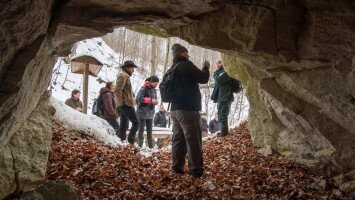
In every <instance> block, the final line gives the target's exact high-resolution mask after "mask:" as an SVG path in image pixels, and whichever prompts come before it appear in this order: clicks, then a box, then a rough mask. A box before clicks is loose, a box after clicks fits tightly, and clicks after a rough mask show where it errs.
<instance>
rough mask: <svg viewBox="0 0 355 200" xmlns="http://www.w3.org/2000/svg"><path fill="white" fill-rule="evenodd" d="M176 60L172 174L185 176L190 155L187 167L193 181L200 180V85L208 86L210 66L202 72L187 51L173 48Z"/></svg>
mask: <svg viewBox="0 0 355 200" xmlns="http://www.w3.org/2000/svg"><path fill="white" fill-rule="evenodd" d="M172 53H173V56H174V59H173V65H172V67H176V68H175V71H174V79H173V81H174V96H175V99H174V100H173V102H172V104H171V119H172V121H173V138H172V167H171V169H172V171H173V172H175V173H179V174H183V173H184V165H185V156H186V154H188V162H189V164H188V166H189V170H190V174H191V175H192V176H193V177H196V178H198V177H200V176H202V175H203V172H204V165H203V158H202V133H201V126H200V113H199V111H200V110H201V93H200V89H199V85H198V84H205V83H207V82H208V79H209V76H210V72H209V67H210V66H209V63H208V62H205V63H204V66H203V68H202V70H200V69H198V68H197V67H196V66H195V65H194V64H193V63H192V62H191V61H189V54H188V51H187V49H186V48H185V47H183V46H181V45H180V44H174V45H173V46H172Z"/></svg>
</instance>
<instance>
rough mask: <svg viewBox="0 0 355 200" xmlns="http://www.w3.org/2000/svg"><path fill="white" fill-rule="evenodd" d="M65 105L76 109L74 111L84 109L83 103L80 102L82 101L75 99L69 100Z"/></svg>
mask: <svg viewBox="0 0 355 200" xmlns="http://www.w3.org/2000/svg"><path fill="white" fill-rule="evenodd" d="M65 104H66V105H67V106H70V107H72V108H74V109H77V108H83V103H82V102H81V101H80V99H75V98H74V97H71V98H69V99H67V100H66V101H65Z"/></svg>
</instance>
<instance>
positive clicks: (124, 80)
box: [115, 71, 135, 107]
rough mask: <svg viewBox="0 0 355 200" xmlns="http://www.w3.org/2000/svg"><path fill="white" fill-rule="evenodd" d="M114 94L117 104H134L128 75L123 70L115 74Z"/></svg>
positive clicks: (131, 105) (132, 105)
mask: <svg viewBox="0 0 355 200" xmlns="http://www.w3.org/2000/svg"><path fill="white" fill-rule="evenodd" d="M115 95H116V101H117V104H118V106H123V105H126V106H129V107H134V106H135V102H134V94H133V91H132V84H131V81H130V76H129V75H128V74H127V72H125V71H121V72H120V73H118V75H117V80H116V90H115Z"/></svg>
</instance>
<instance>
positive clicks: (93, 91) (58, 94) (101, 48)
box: [50, 38, 146, 113]
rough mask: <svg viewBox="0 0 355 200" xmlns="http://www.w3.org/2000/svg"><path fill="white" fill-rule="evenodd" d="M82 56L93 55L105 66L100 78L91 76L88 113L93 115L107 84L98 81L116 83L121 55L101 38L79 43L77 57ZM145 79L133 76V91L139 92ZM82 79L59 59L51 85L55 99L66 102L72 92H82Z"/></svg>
mask: <svg viewBox="0 0 355 200" xmlns="http://www.w3.org/2000/svg"><path fill="white" fill-rule="evenodd" d="M80 54H86V55H91V56H93V57H95V58H96V59H98V60H99V61H100V62H102V63H103V64H104V65H103V67H102V69H101V71H100V72H99V74H98V77H92V76H89V92H88V113H91V109H92V105H93V103H94V100H95V99H96V98H97V96H98V95H99V91H100V89H101V88H102V87H105V83H100V82H99V81H97V79H98V78H99V77H100V78H101V79H103V80H105V81H112V82H115V81H116V77H117V74H118V72H119V71H120V65H121V64H120V63H117V60H119V59H118V58H119V55H118V54H117V53H115V52H114V51H113V50H112V49H111V48H110V47H109V46H107V44H106V43H105V42H104V41H103V40H102V39H101V38H93V39H87V40H84V41H81V42H79V43H78V46H77V49H76V55H80ZM145 78H146V77H143V75H141V74H140V73H134V74H133V76H132V77H131V82H132V85H133V91H135V92H136V93H137V92H138V90H139V89H140V87H141V86H142V85H143V83H144V80H145ZM82 79H83V76H82V75H81V74H74V73H71V69H70V64H67V63H65V62H64V60H63V58H59V59H58V60H57V62H56V64H55V66H54V71H53V76H52V80H51V85H50V87H51V88H52V95H53V97H55V98H56V99H58V100H59V101H62V102H64V101H65V100H66V99H68V98H70V95H71V91H72V90H74V89H78V90H80V91H82V87H83V86H82V84H83V83H82Z"/></svg>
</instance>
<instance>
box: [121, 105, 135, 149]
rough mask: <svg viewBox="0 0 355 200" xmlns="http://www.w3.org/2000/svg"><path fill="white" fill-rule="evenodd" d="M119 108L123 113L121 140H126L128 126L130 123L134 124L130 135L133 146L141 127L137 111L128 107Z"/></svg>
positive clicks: (129, 139) (129, 138) (129, 140)
mask: <svg viewBox="0 0 355 200" xmlns="http://www.w3.org/2000/svg"><path fill="white" fill-rule="evenodd" d="M119 108H120V113H121V127H120V134H119V138H121V140H122V141H124V140H126V137H127V134H126V131H127V129H128V125H129V121H130V122H131V123H132V127H131V130H130V131H129V134H128V142H129V143H131V144H133V143H134V139H135V137H136V133H137V131H138V126H139V121H138V118H137V115H136V111H135V110H134V108H133V107H129V106H126V105H123V106H120V107H119Z"/></svg>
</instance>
